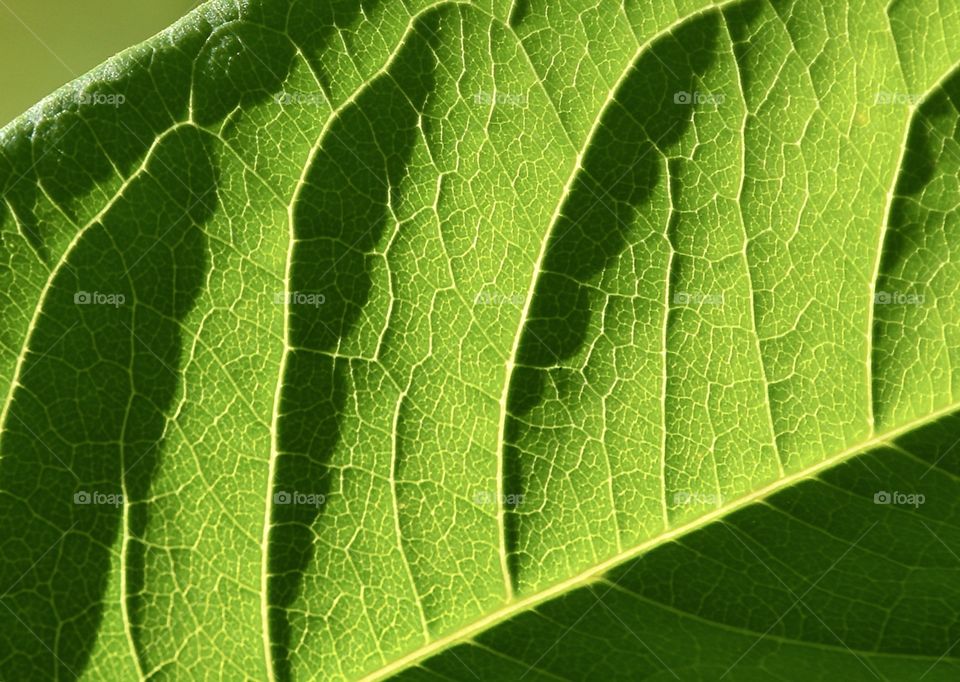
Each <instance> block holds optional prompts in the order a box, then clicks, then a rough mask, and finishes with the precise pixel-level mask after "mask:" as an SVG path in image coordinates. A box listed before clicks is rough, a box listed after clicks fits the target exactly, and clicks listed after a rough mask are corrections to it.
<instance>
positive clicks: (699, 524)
mask: <svg viewBox="0 0 960 682" xmlns="http://www.w3.org/2000/svg"><path fill="white" fill-rule="evenodd" d="M958 411H960V402H956V403H953V404H951V405H948V406H946V407H944V408H941V409H939V410H936V411H934V412H932V413H930V414H928V415H926V416H925V417H922V418H920V419H915V420H912V421H909V422H905V423H903V424H901V425H900V426H897V427H895V428H892V429H889V430H887V431H884V432H882V433H879V434H876V435H874V436H872V437H871V438H869V439H867V440H865V441H863V442H861V443H858V444H856V445H854V446H851V447H849V448H847V449H845V450H842V451H841V452H839V453H837V454H835V455H832V456H830V457H828V458H826V459H824V460H821V461H820V462H817V463H816V464H814V465H812V466H809V467H807V468H806V469H802V470H800V471H797V472H796V473H793V474H790V475H789V476H786V477H784V478H782V479H779V480H777V481H774V482H772V483H769V484H768V485H766V486H764V487H762V488H759V489H757V490H755V491H753V492H751V493H749V494H747V495H744V496H743V497H739V498H737V499H735V500H732V501H731V502H729V503H727V504H725V505H724V506H722V507H718V508H717V509H714V510H713V511H711V512H709V513H707V514H704V515H703V516H700V517H698V518H696V519H693V520H692V521H689V522H687V523H685V524H683V525H681V526H676V527H674V528H672V529H670V530H669V531H666V532H664V533H660V534H658V535H654V536H651V537H650V538H648V539H647V540H644V541H643V542H642V543H640V544H638V545H635V546H633V547H630V548H629V549H627V550H625V551H623V552H621V553H619V554H616V555H614V556H612V557H610V558H609V559H606V560H604V561H603V562H601V563H599V564H597V565H596V566H593V567H592V568H589V569H587V570H586V571H583V572H582V573H579V574H578V575H575V576H573V577H571V578H568V579H566V580H563V581H560V582H558V583H554V584H553V585H551V586H549V587H547V588H545V589H543V590H541V591H539V592H536V593H534V594H531V595H528V596H526V597H522V598H520V599H516V600H515V601H513V602H511V603H509V604H506V605H504V606H503V607H501V608H500V609H498V610H496V611H493V612H492V613H490V614H488V615H486V616H484V617H483V618H480V619H478V620H476V621H473V622H472V623H470V624H468V625H466V626H464V627H463V628H461V629H460V630H457V631H456V632H452V633H450V634H449V635H446V636H444V637H442V638H439V639H437V640H434V641H433V642H431V643H430V644H429V645H427V646H425V647H421V648H419V649H416V650H414V651H412V652H410V653H409V654H407V655H405V656H403V657H402V658H399V659H397V660H396V661H394V662H393V663H391V664H390V665H388V666H385V667H384V668H381V669H379V670H376V671H374V672H371V673H369V674H367V675H365V676H364V677H362V678H360V679H361V680H362V682H373V681H374V680H382V679H385V678H387V677H389V676H390V675H393V674H394V673H396V672H398V671H400V670H402V669H404V668H407V667H409V666H411V665H414V664H416V663H417V662H419V661H422V660H424V659H426V658H429V657H430V656H433V655H435V654H439V653H441V652H442V651H443V650H444V649H447V648H449V647H452V646H454V645H456V644H459V643H461V642H465V641H468V640H470V639H471V638H472V637H474V636H475V635H477V634H479V633H481V632H483V631H485V630H488V629H490V628H492V627H493V626H495V625H498V624H500V623H502V622H504V621H507V620H509V619H510V618H512V617H514V616H516V615H518V614H520V613H523V612H524V611H528V610H531V609H533V608H534V607H536V606H537V605H539V604H542V603H544V602H547V601H549V600H551V599H553V598H555V597H559V596H562V595H563V594H566V593H567V592H571V591H573V590H575V589H578V588H581V587H585V586H587V585H590V584H593V583H595V582H597V581H598V580H599V579H600V578H601V577H602V576H603V575H604V574H605V573H607V572H608V571H610V570H611V569H613V568H616V567H617V566H619V565H620V564H623V563H626V562H627V561H629V560H631V559H634V558H636V557H638V556H640V555H641V554H644V553H646V552H649V551H651V550H653V549H656V548H657V547H658V546H660V545H663V544H665V543H667V542H670V541H672V540H676V539H677V538H679V537H681V536H684V535H687V534H688V533H691V532H693V531H696V530H699V529H701V528H703V527H705V526H707V525H709V524H711V523H713V522H714V521H719V520H721V519H723V518H724V517H725V516H728V515H729V514H731V513H732V512H734V511H736V510H738V509H740V508H742V507H745V506H747V505H749V504H752V503H754V502H759V501H761V500H763V499H765V498H767V497H769V496H770V495H773V494H774V493H776V492H779V491H780V490H783V489H785V488H789V487H790V486H793V485H796V484H799V483H802V482H804V481H806V480H810V479H812V478H814V477H816V476H817V475H818V474H819V473H821V472H822V471H825V470H826V469H830V468H832V467H834V466H837V465H839V464H841V463H843V462H845V461H846V460H849V459H852V458H853V457H856V456H857V455H860V454H863V453H865V452H869V451H870V450H872V449H874V448H876V447H880V446H885V445H888V444H889V443H888V441H891V440H893V439H895V438H897V437H898V436H901V435H903V434H906V433H909V432H911V431H913V430H915V429H919V428H921V427H923V426H926V425H928V424H931V423H934V422H936V421H937V420H939V419H941V418H943V417H946V416H948V415H951V414H953V413H956V412H958Z"/></svg>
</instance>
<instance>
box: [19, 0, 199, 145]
mask: <svg viewBox="0 0 960 682" xmlns="http://www.w3.org/2000/svg"><path fill="white" fill-rule="evenodd" d="M199 4H200V0H0V127H2V126H4V125H6V124H7V123H9V122H10V121H11V120H12V119H14V118H16V117H17V116H18V115H20V114H21V113H23V112H24V111H25V110H26V109H29V108H30V106H31V105H32V104H33V103H34V102H36V101H38V100H40V99H42V98H43V97H44V96H45V95H48V94H50V93H51V92H53V91H54V90H56V89H57V88H58V87H60V86H61V85H63V84H64V83H67V82H69V81H71V80H73V79H74V78H76V77H77V76H80V75H82V74H84V73H86V72H87V71H89V70H90V69H92V68H93V67H94V66H96V65H97V64H99V63H100V62H102V61H104V60H105V59H107V58H108V57H110V56H111V55H113V54H116V53H117V52H119V51H120V50H123V49H124V48H127V47H130V46H131V45H135V44H137V43H139V42H141V41H143V40H146V39H147V38H149V37H150V36H152V35H153V34H154V33H157V32H158V31H160V30H162V29H164V28H166V27H167V26H169V25H170V24H172V23H173V22H174V21H176V20H177V19H178V18H179V17H181V16H183V15H184V14H186V13H187V12H188V11H190V10H191V9H192V8H194V7H196V6H197V5H199Z"/></svg>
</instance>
